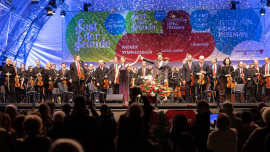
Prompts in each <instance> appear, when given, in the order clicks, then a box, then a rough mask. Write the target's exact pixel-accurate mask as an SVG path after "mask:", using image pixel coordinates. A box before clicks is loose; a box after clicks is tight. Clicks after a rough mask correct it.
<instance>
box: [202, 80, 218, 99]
mask: <svg viewBox="0 0 270 152" xmlns="http://www.w3.org/2000/svg"><path fill="white" fill-rule="evenodd" d="M214 92H215V91H212V90H211V84H209V85H208V87H207V88H206V90H205V91H203V93H204V100H206V101H208V103H210V100H211V97H212V98H213V102H214V101H215V95H214ZM208 93H211V97H210V96H209V95H208Z"/></svg>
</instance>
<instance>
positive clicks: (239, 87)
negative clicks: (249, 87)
mask: <svg viewBox="0 0 270 152" xmlns="http://www.w3.org/2000/svg"><path fill="white" fill-rule="evenodd" d="M232 93H233V94H234V95H235V98H236V101H237V102H238V103H243V102H244V98H243V101H242V100H241V95H244V93H245V84H236V85H235V90H234V91H233V92H232Z"/></svg>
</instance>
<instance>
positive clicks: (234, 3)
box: [231, 1, 239, 9]
mask: <svg viewBox="0 0 270 152" xmlns="http://www.w3.org/2000/svg"><path fill="white" fill-rule="evenodd" d="M238 4H239V1H231V5H232V7H231V9H237V8H238Z"/></svg>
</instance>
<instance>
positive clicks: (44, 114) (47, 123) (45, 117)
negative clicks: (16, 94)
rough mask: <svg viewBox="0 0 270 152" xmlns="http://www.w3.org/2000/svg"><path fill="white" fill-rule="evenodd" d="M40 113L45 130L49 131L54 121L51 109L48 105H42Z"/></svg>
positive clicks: (39, 108)
mask: <svg viewBox="0 0 270 152" xmlns="http://www.w3.org/2000/svg"><path fill="white" fill-rule="evenodd" d="M38 112H39V113H40V115H41V119H42V124H43V127H45V129H49V128H51V127H52V125H53V119H52V116H51V115H50V107H49V106H48V105H47V104H46V103H42V104H40V105H39V107H38Z"/></svg>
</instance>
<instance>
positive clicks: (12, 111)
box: [5, 105, 17, 124]
mask: <svg viewBox="0 0 270 152" xmlns="http://www.w3.org/2000/svg"><path fill="white" fill-rule="evenodd" d="M5 113H6V114H8V115H9V117H10V119H11V122H12V124H13V122H14V120H15V118H16V116H17V107H16V106H15V105H7V106H6V109H5Z"/></svg>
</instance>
